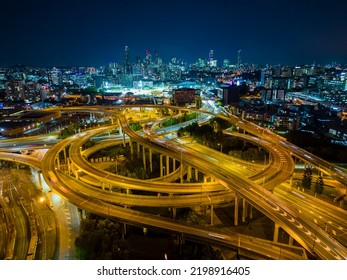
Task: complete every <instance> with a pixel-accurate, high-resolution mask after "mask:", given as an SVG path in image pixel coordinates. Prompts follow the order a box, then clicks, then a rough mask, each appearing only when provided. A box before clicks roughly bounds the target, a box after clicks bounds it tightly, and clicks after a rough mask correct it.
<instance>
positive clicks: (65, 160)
mask: <svg viewBox="0 0 347 280" xmlns="http://www.w3.org/2000/svg"><path fill="white" fill-rule="evenodd" d="M63 153H64V163H65V164H66V163H67V157H66V147H65V148H64V149H63Z"/></svg>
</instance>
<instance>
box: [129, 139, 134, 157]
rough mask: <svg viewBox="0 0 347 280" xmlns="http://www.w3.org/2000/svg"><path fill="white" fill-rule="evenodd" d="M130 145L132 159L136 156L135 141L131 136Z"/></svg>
mask: <svg viewBox="0 0 347 280" xmlns="http://www.w3.org/2000/svg"><path fill="white" fill-rule="evenodd" d="M129 146H130V155H131V159H133V158H134V143H133V141H132V140H131V139H130V138H129Z"/></svg>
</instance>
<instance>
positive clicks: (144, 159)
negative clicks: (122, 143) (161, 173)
mask: <svg viewBox="0 0 347 280" xmlns="http://www.w3.org/2000/svg"><path fill="white" fill-rule="evenodd" d="M142 161H143V168H144V169H145V170H146V149H145V146H142Z"/></svg>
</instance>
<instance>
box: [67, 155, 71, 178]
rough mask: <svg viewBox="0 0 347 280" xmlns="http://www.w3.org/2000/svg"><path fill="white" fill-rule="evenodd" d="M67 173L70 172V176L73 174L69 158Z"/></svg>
mask: <svg viewBox="0 0 347 280" xmlns="http://www.w3.org/2000/svg"><path fill="white" fill-rule="evenodd" d="M67 171H68V174H69V175H70V174H71V164H70V159H69V158H67Z"/></svg>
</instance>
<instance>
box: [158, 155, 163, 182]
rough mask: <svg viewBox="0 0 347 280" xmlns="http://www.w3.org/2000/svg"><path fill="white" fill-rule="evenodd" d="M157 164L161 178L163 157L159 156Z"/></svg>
mask: <svg viewBox="0 0 347 280" xmlns="http://www.w3.org/2000/svg"><path fill="white" fill-rule="evenodd" d="M159 163H160V167H159V168H160V177H163V155H160V156H159Z"/></svg>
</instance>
